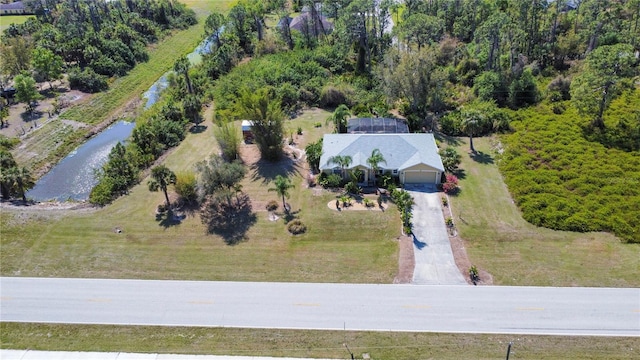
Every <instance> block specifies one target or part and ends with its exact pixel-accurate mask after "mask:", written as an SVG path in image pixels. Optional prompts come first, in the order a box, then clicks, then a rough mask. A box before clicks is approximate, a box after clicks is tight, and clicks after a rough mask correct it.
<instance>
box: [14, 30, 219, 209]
mask: <svg viewBox="0 0 640 360" xmlns="http://www.w3.org/2000/svg"><path fill="white" fill-rule="evenodd" d="M211 42H212V39H206V40H204V41H203V42H202V43H201V44H200V45H198V47H196V48H195V49H194V51H193V52H192V53H190V54H189V55H187V58H188V59H189V61H190V62H191V64H193V65H197V64H199V63H200V62H201V61H202V55H204V54H207V53H208V52H209V51H210V45H211ZM170 73H171V71H169V72H167V73H165V74H164V75H162V76H161V77H160V79H158V80H157V81H156V82H155V83H153V85H151V87H150V88H149V90H147V91H146V92H145V93H144V94H143V95H142V97H143V98H144V99H146V103H145V109H148V108H149V107H151V106H152V105H153V104H155V103H156V102H157V101H158V99H160V95H161V93H162V91H163V90H164V89H166V88H167V86H168V85H169V83H168V80H167V77H168V75H169V74H170ZM134 126H135V123H133V122H127V121H119V122H116V123H114V124H113V125H111V126H110V127H109V128H107V129H105V130H104V131H102V132H101V133H99V134H98V135H96V136H94V137H93V138H91V139H90V140H89V141H87V142H86V143H84V144H82V145H81V146H79V147H78V148H77V149H76V150H74V151H73V152H72V153H71V154H69V155H67V157H65V158H64V159H63V160H62V161H60V163H58V164H57V165H56V166H55V167H54V168H53V169H51V170H50V171H49V172H48V173H47V174H45V175H44V176H43V177H41V178H40V179H39V180H38V182H37V183H36V185H35V186H34V187H33V189H31V190H29V191H27V194H26V195H27V198H29V199H33V200H36V201H68V200H73V201H85V200H87V199H89V194H90V193H91V189H92V188H93V187H94V186H95V185H96V184H97V183H98V180H97V178H96V177H95V172H96V171H97V170H98V169H100V168H101V167H102V165H104V163H105V162H106V161H107V159H108V157H109V153H110V152H111V149H112V148H113V147H114V146H116V144H117V143H118V142H124V141H125V140H126V139H127V138H129V136H130V135H131V132H132V131H133V128H134Z"/></svg>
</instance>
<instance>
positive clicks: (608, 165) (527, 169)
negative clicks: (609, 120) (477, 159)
mask: <svg viewBox="0 0 640 360" xmlns="http://www.w3.org/2000/svg"><path fill="white" fill-rule="evenodd" d="M612 107H615V104H614V106H612ZM518 113H519V120H518V121H515V122H514V127H515V129H516V132H515V133H513V134H510V135H508V136H506V137H504V146H505V151H504V153H503V155H502V157H501V160H500V169H501V171H502V173H503V175H504V177H505V182H506V184H507V186H508V187H509V190H510V192H511V194H512V196H513V198H514V200H515V202H516V204H517V205H518V206H519V207H520V209H521V210H522V213H523V216H524V218H525V219H526V220H527V221H529V222H531V223H532V224H535V225H538V226H544V227H548V228H552V229H558V230H570V231H609V232H612V233H614V234H615V235H616V236H618V237H620V238H621V239H623V240H625V241H628V242H640V211H638V204H640V154H639V153H638V152H637V151H635V152H625V151H622V150H618V149H614V148H606V147H605V146H603V145H602V144H600V143H598V142H595V141H589V140H587V139H585V137H584V133H583V131H582V127H583V126H584V125H585V124H584V123H585V122H586V121H588V120H585V119H580V118H579V117H578V116H577V115H576V114H575V112H574V110H572V109H570V110H567V111H566V112H565V113H564V114H562V115H555V114H553V113H551V112H547V113H546V114H545V113H541V111H540V110H536V111H534V110H526V111H522V110H521V111H519V112H518Z"/></svg>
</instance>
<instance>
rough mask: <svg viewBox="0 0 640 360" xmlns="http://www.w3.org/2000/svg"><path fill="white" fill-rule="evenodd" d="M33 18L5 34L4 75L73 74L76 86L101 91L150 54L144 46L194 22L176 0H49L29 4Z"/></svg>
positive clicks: (43, 78)
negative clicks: (110, 80) (109, 80)
mask: <svg viewBox="0 0 640 360" xmlns="http://www.w3.org/2000/svg"><path fill="white" fill-rule="evenodd" d="M27 3H28V5H29V6H30V7H31V8H32V9H33V11H34V12H35V14H36V17H35V18H31V19H29V20H27V21H26V22H25V23H23V24H20V25H13V24H12V25H10V26H9V28H7V29H6V30H5V31H4V34H3V36H2V49H1V50H2V53H3V61H2V73H3V75H4V76H7V77H9V78H11V77H13V76H16V75H18V74H20V73H21V72H24V71H32V70H33V72H34V75H35V76H36V80H38V81H51V80H57V79H58V78H59V77H60V75H61V73H62V72H63V71H65V72H68V73H69V82H70V85H71V88H72V89H79V90H82V91H85V92H97V91H103V90H105V89H106V88H107V78H109V77H112V76H122V75H125V74H126V73H127V72H128V71H129V70H131V69H132V68H133V67H134V66H135V65H136V64H137V63H139V62H143V61H146V60H147V58H148V54H147V49H146V46H147V45H149V44H151V43H153V42H156V41H158V39H160V38H162V37H164V36H165V35H166V34H167V32H168V31H170V30H171V29H182V28H186V27H188V26H190V25H193V24H195V22H196V18H195V14H194V12H193V11H192V10H189V9H187V8H186V7H185V6H184V5H183V4H182V3H180V2H178V1H175V0H151V1H147V0H144V1H143V0H118V1H99V0H67V1H64V0H46V1H31V2H27Z"/></svg>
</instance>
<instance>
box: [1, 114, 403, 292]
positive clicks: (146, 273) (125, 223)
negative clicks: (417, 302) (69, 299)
mask: <svg viewBox="0 0 640 360" xmlns="http://www.w3.org/2000/svg"><path fill="white" fill-rule="evenodd" d="M327 114H328V113H326V112H324V111H320V110H315V111H313V112H311V113H310V114H308V115H303V116H301V117H300V118H298V119H296V120H293V121H292V122H291V124H295V127H296V128H297V127H298V126H300V127H302V128H303V129H313V130H309V133H308V135H303V137H305V139H302V137H301V138H299V140H300V142H304V141H307V140H311V141H315V140H316V139H317V138H318V137H319V136H320V134H321V132H322V129H323V128H320V129H316V128H314V127H313V123H314V122H317V121H318V120H317V119H318V118H320V119H324V118H325V117H326V116H327ZM206 125H207V130H206V131H204V132H201V133H197V134H189V135H188V136H187V138H186V139H185V141H184V142H183V144H182V145H180V146H179V147H178V148H177V149H175V150H174V151H173V152H172V153H171V154H170V155H169V156H168V157H167V158H166V160H165V164H167V166H169V168H171V169H174V170H176V171H184V170H189V169H193V165H194V164H195V163H196V162H198V161H201V160H204V159H206V158H207V157H208V155H209V154H211V153H213V152H216V149H217V145H216V143H215V140H214V138H213V135H212V133H213V126H212V125H211V123H210V122H207V123H206ZM304 131H306V130H304ZM304 131H303V134H304ZM314 131H315V132H314ZM302 165H303V164H302V163H301V162H300V161H299V162H297V163H296V162H294V161H290V160H289V161H282V162H280V163H278V164H276V165H272V164H268V163H267V164H262V163H261V164H260V165H259V166H256V167H253V168H251V170H250V172H249V174H248V175H247V178H246V179H245V181H244V182H243V185H244V188H243V190H244V191H246V192H247V193H248V194H249V195H250V197H251V199H252V201H253V202H254V211H255V214H256V220H255V224H254V225H253V226H251V227H249V228H248V229H247V230H246V233H245V234H244V235H245V237H246V239H245V240H244V241H241V242H240V243H237V244H236V245H234V246H231V245H227V244H226V242H225V241H224V239H223V238H221V237H220V236H217V235H208V234H206V233H205V227H204V225H202V224H201V223H200V219H199V216H198V214H197V213H194V212H191V213H190V212H186V218H185V219H184V220H183V221H182V222H181V223H180V224H167V223H164V222H162V221H157V220H156V217H155V209H156V206H157V205H158V204H160V203H161V202H162V201H163V200H162V199H163V195H162V194H161V193H160V192H158V193H150V192H149V190H148V189H147V186H146V180H144V181H142V182H141V184H140V185H138V186H136V187H134V188H133V189H132V190H131V192H130V194H129V195H127V196H124V197H121V198H119V199H118V200H116V201H115V202H114V203H113V204H112V205H109V206H107V207H105V208H102V209H98V210H88V211H76V212H68V211H65V212H57V211H53V210H52V211H48V212H42V211H40V212H38V211H29V210H28V209H24V210H18V211H15V212H14V211H3V212H2V214H1V215H0V217H1V220H2V223H1V225H2V235H3V236H2V240H1V241H2V242H1V245H2V252H1V254H0V257H1V260H2V269H1V272H2V274H3V275H6V276H16V275H20V276H56V277H106V278H144V279H193V280H239V281H308V282H372V283H390V282H392V280H393V278H394V276H395V273H396V269H397V242H396V241H395V238H396V237H397V236H398V235H399V225H398V224H399V217H398V214H397V212H396V211H395V210H394V209H393V208H392V209H391V210H389V211H386V212H384V213H382V212H344V213H339V212H336V211H334V210H331V209H329V208H328V207H327V203H328V202H330V201H331V200H333V199H335V194H332V193H328V192H326V193H324V194H322V195H319V196H314V195H313V191H312V190H311V189H308V188H305V184H304V181H303V176H304V175H305V171H304V170H303V166H302ZM277 174H283V175H289V176H291V177H292V178H293V182H294V184H295V185H296V188H295V189H294V191H292V196H291V198H290V199H289V200H288V201H289V203H290V204H291V205H292V207H293V212H294V214H295V216H296V217H298V218H300V219H301V220H302V221H303V222H304V223H305V224H306V225H307V226H308V229H309V230H308V232H307V233H306V234H304V235H300V236H295V237H294V236H292V235H290V234H289V233H288V232H287V230H286V227H285V222H284V219H283V218H284V214H282V213H280V216H281V219H279V220H278V221H269V219H268V213H267V211H266V210H265V209H264V205H265V204H266V202H267V201H268V200H271V199H274V200H278V197H277V195H276V194H275V193H274V192H268V191H267V190H268V188H269V187H272V184H271V183H270V180H271V179H273V178H274V177H275V175H277ZM116 227H118V228H120V229H122V230H123V232H122V233H120V234H118V233H115V232H114V228H116Z"/></svg>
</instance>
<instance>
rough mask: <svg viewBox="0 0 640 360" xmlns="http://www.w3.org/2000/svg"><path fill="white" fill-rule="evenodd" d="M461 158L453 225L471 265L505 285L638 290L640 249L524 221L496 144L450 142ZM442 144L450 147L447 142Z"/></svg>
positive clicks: (485, 140)
mask: <svg viewBox="0 0 640 360" xmlns="http://www.w3.org/2000/svg"><path fill="white" fill-rule="evenodd" d="M450 142H451V143H452V145H453V146H455V147H456V148H457V149H458V152H459V153H460V154H461V155H462V164H461V168H462V169H463V171H464V172H463V174H464V175H463V176H462V179H461V181H460V187H461V192H460V194H459V195H458V196H452V197H451V202H452V209H453V212H454V221H455V222H456V226H457V228H458V229H459V231H460V234H461V236H462V238H463V239H464V240H465V244H466V249H467V253H468V255H469V257H470V259H471V262H472V263H474V264H475V265H477V266H478V267H481V268H483V269H485V270H487V271H488V272H490V273H491V274H492V275H493V278H494V281H495V283H496V284H500V285H540V286H610V287H638V286H640V278H639V277H638V276H637V269H639V268H640V245H638V244H624V243H622V242H621V241H620V239H618V238H616V237H615V236H613V235H611V234H608V233H575V232H566V231H555V230H550V229H546V228H540V227H536V226H533V225H531V224H529V223H527V222H526V221H524V220H523V218H522V216H521V213H520V211H519V210H518V208H517V207H516V205H515V204H514V203H513V201H512V199H511V196H510V194H509V191H508V189H507V187H506V185H505V184H504V182H503V181H502V177H501V175H500V172H499V171H498V167H497V161H498V160H497V158H496V152H495V149H496V147H495V145H497V138H492V139H489V138H480V139H474V145H475V147H476V149H477V150H478V151H479V153H478V156H476V157H475V160H474V159H473V158H472V157H471V156H470V155H469V153H468V149H469V145H468V139H466V138H464V139H462V138H455V139H451V141H450ZM443 143H446V142H445V141H443Z"/></svg>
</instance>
